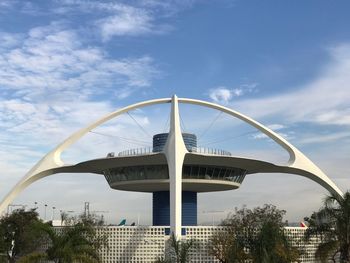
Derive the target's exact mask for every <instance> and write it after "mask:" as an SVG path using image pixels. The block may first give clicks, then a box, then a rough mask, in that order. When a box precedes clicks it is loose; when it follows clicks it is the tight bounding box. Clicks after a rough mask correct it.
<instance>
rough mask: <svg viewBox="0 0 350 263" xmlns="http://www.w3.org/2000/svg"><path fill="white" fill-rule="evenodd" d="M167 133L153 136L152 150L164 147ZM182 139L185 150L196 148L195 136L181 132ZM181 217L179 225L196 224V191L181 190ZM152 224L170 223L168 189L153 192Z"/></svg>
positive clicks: (190, 150) (194, 149)
mask: <svg viewBox="0 0 350 263" xmlns="http://www.w3.org/2000/svg"><path fill="white" fill-rule="evenodd" d="M168 135H169V134H168V133H160V134H156V135H154V136H153V151H154V152H161V151H163V149H164V146H165V143H166V141H167V139H168ZM182 137H183V140H184V142H185V146H186V149H187V151H189V152H192V151H196V149H197V137H196V135H194V134H191V133H182ZM181 199H182V203H181V207H182V209H181V210H182V211H181V214H182V217H181V225H183V226H196V225H197V192H195V191H182V196H181ZM152 201H153V206H152V212H153V213H152V215H153V217H152V218H153V225H154V226H169V225H170V191H156V192H153V200H152Z"/></svg>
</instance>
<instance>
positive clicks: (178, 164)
mask: <svg viewBox="0 0 350 263" xmlns="http://www.w3.org/2000/svg"><path fill="white" fill-rule="evenodd" d="M163 151H164V154H165V156H166V159H167V162H168V169H169V182H170V187H169V189H170V230H171V232H172V233H173V234H174V235H175V237H176V238H180V237H181V225H182V223H181V217H182V215H181V210H182V207H181V203H182V200H181V198H182V166H183V162H184V159H185V155H186V153H187V149H186V146H185V143H184V140H183V137H182V133H181V127H180V115H179V104H178V99H177V96H176V95H174V96H173V97H172V102H171V116H170V130H169V135H168V139H167V142H166V144H165V147H164V150H163Z"/></svg>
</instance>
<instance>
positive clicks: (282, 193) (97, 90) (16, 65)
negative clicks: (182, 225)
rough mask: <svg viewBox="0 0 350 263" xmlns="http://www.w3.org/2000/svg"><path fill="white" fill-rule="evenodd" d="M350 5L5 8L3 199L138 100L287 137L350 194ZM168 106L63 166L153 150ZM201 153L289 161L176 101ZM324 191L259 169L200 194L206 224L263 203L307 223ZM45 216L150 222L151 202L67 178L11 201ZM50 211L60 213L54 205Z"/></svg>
mask: <svg viewBox="0 0 350 263" xmlns="http://www.w3.org/2000/svg"><path fill="white" fill-rule="evenodd" d="M349 9H350V2H349V1H345V0H344V1H342V0H339V1H325V0H309V1H279V0H268V1H260V0H255V1H254V0H251V1H243V0H215V1H209V0H208V1H206V0H188V1H181V0H174V1H167V0H164V1H160V0H132V1H94V0H90V1H88V0H60V1H59V0H45V1H44V0H42V1H40V0H36V1H26V0H0V129H1V132H0V170H1V171H2V172H1V174H0V199H1V198H3V197H4V196H5V195H6V194H7V193H8V192H9V191H10V189H11V188H12V187H13V186H14V185H15V183H16V182H18V181H19V180H20V178H22V177H23V176H24V174H25V173H26V172H27V171H28V170H29V169H30V168H31V167H32V166H33V165H34V164H35V163H36V162H37V161H38V160H40V159H41V158H42V157H43V156H44V155H45V154H46V153H47V152H48V151H50V150H51V149H53V148H54V147H55V146H56V145H57V144H58V143H60V142H61V141H62V140H64V139H65V138H66V137H68V136H69V135H70V134H71V133H72V132H74V131H76V130H78V129H79V128H82V127H84V126H86V125H88V124H89V123H92V122H93V121H95V120H96V119H98V118H99V117H101V116H103V115H105V114H107V113H109V112H112V111H115V110H117V109H119V108H121V107H123V106H127V105H130V104H132V103H136V102H140V101H144V100H149V99H154V98H163V97H171V96H172V95H173V94H177V96H179V97H187V98H195V99H201V100H206V101H211V102H215V103H218V104H221V105H224V106H227V107H230V108H232V109H234V110H237V111H239V112H241V113H243V114H245V115H248V116H250V117H252V118H254V119H256V120H257V121H259V122H260V123H262V124H264V125H266V126H268V127H270V128H271V129H273V130H275V131H276V132H278V133H279V134H280V135H282V136H283V137H284V138H286V139H287V140H288V141H290V142H291V143H292V144H293V145H295V146H296V147H297V148H298V149H300V150H301V151H302V152H303V153H305V155H306V156H308V157H309V158H310V159H311V160H312V161H314V162H315V163H316V164H317V165H318V166H319V167H320V168H321V169H322V170H323V171H324V172H325V173H326V174H327V175H328V176H329V177H330V178H331V179H332V180H333V181H334V182H335V183H336V184H337V185H338V187H339V188H340V189H341V190H342V191H346V190H347V189H349V188H350V178H349V176H350V174H349V163H350V31H349V25H350V16H349V15H348V10H349ZM169 111H170V110H169V105H160V106H152V107H148V108H142V109H139V110H135V111H132V112H130V113H129V115H128V114H124V115H122V116H120V117H119V118H117V119H113V120H112V121H110V122H108V123H106V124H104V125H102V126H101V127H98V128H96V129H95V130H93V131H91V132H90V133H88V134H87V135H86V136H85V137H84V138H83V139H81V140H80V141H79V142H77V143H76V144H75V145H73V146H72V147H71V149H69V150H68V151H67V152H65V153H64V154H63V160H64V161H65V162H66V163H76V162H79V161H83V160H87V159H92V158H100V157H104V156H106V154H107V153H108V152H116V153H118V152H120V151H123V150H126V149H130V148H137V147H148V146H150V145H151V142H152V135H153V134H156V133H160V132H166V131H167V129H168V126H169V120H168V117H169ZM180 114H181V118H182V129H183V131H185V132H192V133H195V134H197V136H198V144H199V145H200V146H204V147H211V148H220V149H225V150H228V151H231V152H232V153H233V154H234V155H241V156H247V157H254V158H259V159H262V160H267V161H272V162H274V163H277V164H283V163H286V162H287V160H288V155H287V154H286V153H285V151H284V150H283V149H281V148H280V147H279V146H278V145H276V143H274V142H273V141H271V140H270V139H269V138H267V137H266V136H264V135H262V134H261V133H259V132H257V131H256V130H254V129H253V128H252V127H250V126H249V125H247V124H244V123H242V122H241V121H238V120H236V119H233V118H230V117H228V116H226V115H225V114H220V113H218V112H216V111H214V110H209V109H204V108H200V107H196V106H189V105H180ZM327 194H328V193H327V191H326V190H325V189H323V188H322V187H321V186H319V185H318V184H316V183H315V182H313V181H311V180H309V179H306V178H303V177H300V176H296V175H287V174H256V175H249V176H247V177H246V178H245V180H244V182H243V183H242V186H241V187H240V188H239V189H238V190H234V191H227V192H217V193H206V194H199V199H198V218H199V223H203V224H205V223H210V222H212V221H213V220H214V221H215V222H219V221H220V220H221V219H223V218H225V217H226V216H227V214H228V213H230V212H232V211H233V209H234V208H235V207H242V206H247V207H255V206H261V205H263V204H265V203H270V204H274V205H276V206H277V207H278V208H280V209H284V210H286V211H287V214H286V217H285V219H287V220H288V221H290V222H298V221H300V220H302V219H303V217H304V216H308V215H310V214H311V213H312V211H315V210H318V209H319V207H320V206H321V204H322V200H323V199H324V197H325V196H326V195H327ZM35 202H36V203H37V206H38V211H39V212H40V215H41V217H42V218H45V208H44V205H45V204H47V209H46V219H49V218H51V217H52V214H54V217H55V218H56V219H58V217H59V215H58V214H59V211H66V212H68V211H73V212H69V213H71V214H78V213H80V212H82V211H83V209H84V202H89V203H90V210H91V211H95V213H97V214H99V215H104V217H105V219H106V221H107V222H108V223H118V222H119V221H120V220H121V219H123V218H126V219H127V221H128V222H129V223H131V222H135V221H136V220H137V218H138V217H139V218H140V223H141V224H150V222H151V214H152V213H151V195H150V194H146V193H130V192H122V191H116V190H112V189H110V188H109V186H108V184H107V182H106V180H105V179H104V177H103V176H98V175H92V174H58V175H54V176H50V177H47V178H44V179H42V180H40V181H38V182H36V183H34V184H33V185H31V186H29V187H28V188H27V189H26V190H24V191H23V192H22V193H21V194H20V195H19V196H18V197H17V198H16V200H15V201H14V202H13V204H16V205H19V204H20V205H26V207H27V208H31V207H34V206H35ZM53 207H55V209H53Z"/></svg>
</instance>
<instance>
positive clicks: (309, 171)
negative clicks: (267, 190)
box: [179, 98, 343, 197]
mask: <svg viewBox="0 0 350 263" xmlns="http://www.w3.org/2000/svg"><path fill="white" fill-rule="evenodd" d="M179 102H180V103H188V104H194V105H200V106H204V107H209V108H212V109H216V110H219V111H222V112H224V113H227V114H229V115H231V116H233V117H236V118H238V119H240V120H242V121H244V122H246V123H248V124H250V125H251V126H253V127H255V128H256V129H258V130H259V131H261V132H262V133H264V134H266V135H267V136H268V137H269V138H271V139H272V140H274V141H275V142H276V143H278V144H279V145H280V146H282V147H283V148H284V149H285V150H286V151H287V152H288V153H289V161H288V164H287V165H286V166H278V168H279V169H275V170H271V172H282V173H283V172H285V173H294V174H298V175H301V176H305V177H307V178H309V179H311V180H313V181H315V182H317V183H318V184H320V185H321V186H323V187H324V188H326V189H327V190H328V191H329V192H330V193H332V194H335V195H338V196H340V197H342V196H343V193H342V191H341V190H340V189H339V188H338V187H337V186H336V185H335V184H334V183H333V181H332V180H331V179H329V177H328V176H327V175H326V174H325V173H324V172H322V170H321V169H320V168H319V167H318V166H316V165H315V164H314V163H313V162H312V161H311V160H310V159H309V158H307V157H306V156H305V155H304V154H303V153H302V152H301V151H299V150H298V149H297V148H296V147H295V146H293V145H292V144H291V143H289V142H288V141H287V140H286V139H284V138H283V137H282V136H280V135H278V134H277V133H276V132H274V131H272V130H271V129H269V128H267V127H266V126H264V125H262V124H261V123H259V122H257V121H255V120H253V119H252V118H250V117H248V116H245V115H244V114H242V113H239V112H237V111H234V110H232V109H230V108H227V107H224V106H221V105H218V104H215V103H211V102H206V101H202V100H195V99H187V98H179ZM276 167H277V166H276ZM262 172H263V171H262ZM265 172H270V171H269V170H266V171H265Z"/></svg>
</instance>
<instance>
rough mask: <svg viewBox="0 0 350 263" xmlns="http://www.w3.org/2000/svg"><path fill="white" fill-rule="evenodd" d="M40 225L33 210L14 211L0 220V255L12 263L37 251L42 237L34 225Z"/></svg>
mask: <svg viewBox="0 0 350 263" xmlns="http://www.w3.org/2000/svg"><path fill="white" fill-rule="evenodd" d="M38 224H42V222H41V221H40V220H39V218H38V213H37V212H36V211H35V209H32V210H29V211H25V210H23V209H19V210H15V211H14V212H13V213H11V214H10V215H6V216H3V217H2V218H1V219H0V254H1V255H2V258H3V257H4V256H5V255H6V257H7V260H8V261H9V262H10V263H12V262H16V260H17V259H18V258H20V257H22V256H23V255H26V254H29V253H32V252H34V251H36V250H38V249H39V247H40V246H41V244H42V241H43V235H42V233H41V232H40V231H37V228H36V227H34V226H35V225H38Z"/></svg>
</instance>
